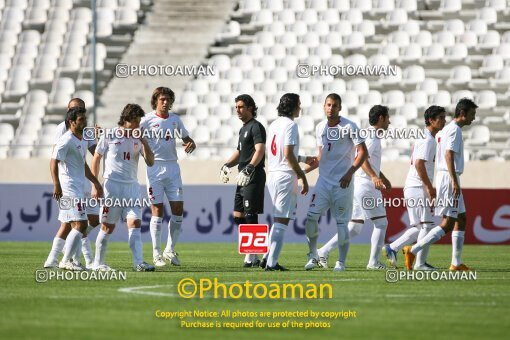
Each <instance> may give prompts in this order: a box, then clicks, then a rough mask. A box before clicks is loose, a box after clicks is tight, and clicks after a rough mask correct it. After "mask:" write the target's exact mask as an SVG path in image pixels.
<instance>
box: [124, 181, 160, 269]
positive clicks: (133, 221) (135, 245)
mask: <svg viewBox="0 0 510 340" xmlns="http://www.w3.org/2000/svg"><path fill="white" fill-rule="evenodd" d="M137 185H138V184H137ZM126 220H127V227H128V233H129V236H128V240H129V248H131V253H132V254H133V270H135V271H137V272H153V271H154V270H155V267H154V266H153V265H151V264H148V263H147V262H145V261H144V260H143V243H142V233H141V226H142V221H141V220H140V219H139V218H137V217H136V216H135V215H134V214H131V213H128V215H127V219H126Z"/></svg>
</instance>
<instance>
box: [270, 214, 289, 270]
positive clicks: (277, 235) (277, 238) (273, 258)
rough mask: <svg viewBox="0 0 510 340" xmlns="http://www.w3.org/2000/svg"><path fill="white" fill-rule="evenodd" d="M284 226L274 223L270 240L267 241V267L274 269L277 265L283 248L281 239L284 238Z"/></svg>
mask: <svg viewBox="0 0 510 340" xmlns="http://www.w3.org/2000/svg"><path fill="white" fill-rule="evenodd" d="M285 228H286V225H285V224H281V223H274V224H273V232H272V233H271V239H270V240H269V243H270V246H269V256H268V258H267V266H268V267H274V266H275V265H276V264H277V263H278V257H279V256H280V252H281V251H282V247H283V237H284V236H285Z"/></svg>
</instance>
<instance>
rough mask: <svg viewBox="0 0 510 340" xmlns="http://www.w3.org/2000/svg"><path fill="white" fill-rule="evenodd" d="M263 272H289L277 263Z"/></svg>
mask: <svg viewBox="0 0 510 340" xmlns="http://www.w3.org/2000/svg"><path fill="white" fill-rule="evenodd" d="M265 270H266V271H268V272H273V271H281V272H286V271H289V270H288V269H287V268H285V267H282V266H280V265H279V264H278V263H277V264H275V265H274V267H268V266H266V269H265Z"/></svg>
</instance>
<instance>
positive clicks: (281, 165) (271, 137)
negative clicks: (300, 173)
mask: <svg viewBox="0 0 510 340" xmlns="http://www.w3.org/2000/svg"><path fill="white" fill-rule="evenodd" d="M267 136H268V139H267V140H268V141H270V143H268V144H266V154H267V164H268V167H267V170H268V172H271V171H283V172H290V173H294V170H292V168H291V167H290V165H289V162H288V161H287V159H286V158H285V155H284V149H285V146H286V145H294V155H295V156H296V159H297V157H298V154H299V131H298V126H297V124H296V123H295V122H294V121H293V120H292V119H290V118H288V117H278V118H277V119H276V120H275V121H274V122H272V123H271V125H270V126H269V133H268V135H267Z"/></svg>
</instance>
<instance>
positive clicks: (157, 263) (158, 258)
mask: <svg viewBox="0 0 510 340" xmlns="http://www.w3.org/2000/svg"><path fill="white" fill-rule="evenodd" d="M153 260H154V265H155V266H156V267H164V266H166V262H165V260H163V257H162V256H161V255H157V256H155V257H154V259H153Z"/></svg>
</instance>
